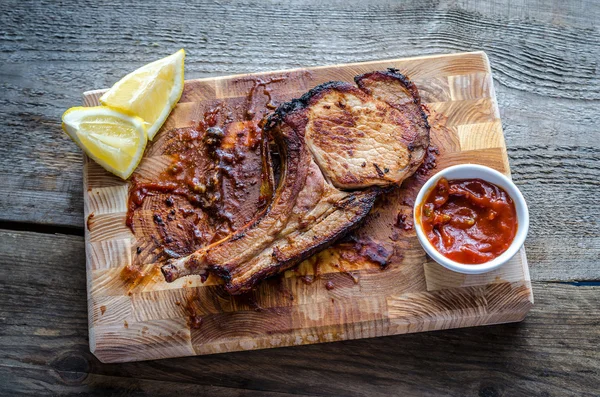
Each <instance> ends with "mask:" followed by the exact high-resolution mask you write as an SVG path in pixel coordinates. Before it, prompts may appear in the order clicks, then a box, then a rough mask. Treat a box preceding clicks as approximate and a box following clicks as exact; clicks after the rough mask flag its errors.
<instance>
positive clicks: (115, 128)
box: [62, 106, 148, 179]
mask: <svg viewBox="0 0 600 397" xmlns="http://www.w3.org/2000/svg"><path fill="white" fill-rule="evenodd" d="M62 122H63V123H62V128H63V130H64V131H65V133H66V134H67V135H68V136H69V137H70V138H71V139H72V140H73V141H75V143H76V144H77V145H79V147H81V148H82V149H83V150H84V151H85V152H86V153H87V155H88V156H90V157H91V158H92V159H93V160H94V161H95V162H97V163H98V164H100V165H101V166H102V167H104V168H105V169H106V170H108V171H110V172H112V173H113V174H115V175H117V176H119V177H121V178H123V179H127V178H129V176H130V175H131V174H132V173H133V171H134V170H135V168H136V167H137V165H138V164H139V163H140V161H141V160H142V155H143V154H144V149H145V148H146V143H147V142H148V138H147V135H146V130H145V126H144V120H142V119H141V118H139V117H137V116H135V115H133V114H130V113H126V112H121V111H118V110H115V109H111V108H109V107H105V106H96V107H74V108H71V109H69V110H67V111H66V112H65V113H64V114H63V116H62Z"/></svg>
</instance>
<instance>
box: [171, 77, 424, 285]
mask: <svg viewBox="0 0 600 397" xmlns="http://www.w3.org/2000/svg"><path fill="white" fill-rule="evenodd" d="M355 80H356V82H357V84H358V88H357V87H356V86H354V85H352V84H349V83H342V82H331V83H326V84H323V85H321V86H318V87H316V88H314V89H312V90H311V91H309V92H308V93H306V94H305V95H303V96H302V97H301V98H299V99H296V100H293V101H291V102H288V103H286V104H284V105H282V106H280V107H279V108H278V109H277V110H276V111H275V113H274V114H272V115H270V116H269V117H268V119H267V121H266V124H265V130H266V131H267V132H268V133H269V134H270V135H271V137H272V138H273V140H274V141H275V143H276V144H277V146H278V148H279V153H280V157H281V172H280V177H279V182H278V185H277V189H276V190H275V192H274V194H273V197H272V199H271V201H270V203H269V205H268V206H267V208H266V210H265V211H264V212H263V213H261V214H260V215H259V216H257V217H256V219H255V220H254V221H252V222H250V223H249V224H248V225H246V226H245V227H244V228H242V229H240V230H238V231H237V232H236V233H234V234H231V235H229V236H228V237H226V238H224V239H223V240H221V241H219V242H217V243H215V244H212V245H209V246H208V247H205V248H203V249H200V250H198V251H196V252H194V253H193V254H191V255H189V256H187V257H184V258H178V259H172V260H170V261H169V262H168V263H167V264H166V265H164V266H163V267H162V271H163V274H164V275H165V279H166V280H167V281H173V280H175V279H177V278H179V277H182V276H185V275H189V274H205V273H206V272H208V271H212V272H214V273H216V274H218V275H219V276H221V277H222V278H223V279H224V280H225V281H226V288H227V290H228V291H229V292H230V293H232V294H237V293H241V292H244V291H246V290H248V289H250V288H252V287H253V286H254V285H255V284H256V282H258V281H259V280H261V279H264V278H265V277H268V276H270V275H273V274H275V273H279V272H281V271H283V270H285V269H288V268H290V267H292V266H294V265H296V264H297V263H299V262H300V261H302V260H303V259H305V258H307V257H308V256H310V255H312V254H313V253H315V252H317V251H319V250H321V249H323V248H325V247H327V246H329V245H330V244H331V243H333V242H335V241H337V240H338V239H339V238H340V237H342V236H343V235H344V234H346V233H347V232H348V231H349V230H351V229H352V228H354V227H356V225H357V224H358V223H359V222H360V221H361V220H362V219H363V218H364V217H365V216H366V215H367V214H368V212H369V211H370V209H371V207H372V206H373V203H374V201H375V198H376V197H377V195H378V194H380V193H381V192H382V188H383V187H385V186H390V185H393V184H400V183H402V181H403V180H404V179H406V178H407V177H408V176H410V175H411V174H412V173H413V172H414V171H415V170H416V168H417V167H418V166H419V164H421V162H422V161H423V157H424V154H425V149H426V147H427V146H428V144H429V126H428V124H427V119H426V116H425V114H424V113H423V111H422V109H421V104H420V98H419V96H418V91H417V89H416V87H415V86H414V85H413V84H412V83H410V81H408V80H407V79H406V77H404V76H402V75H401V74H399V73H397V71H395V70H388V71H386V72H373V73H368V74H365V75H361V76H357V77H356V79H355Z"/></svg>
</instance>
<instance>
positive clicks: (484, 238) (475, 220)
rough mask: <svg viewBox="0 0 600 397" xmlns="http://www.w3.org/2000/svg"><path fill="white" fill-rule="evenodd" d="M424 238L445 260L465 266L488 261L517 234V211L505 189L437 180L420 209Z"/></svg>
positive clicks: (474, 182) (477, 181)
mask: <svg viewBox="0 0 600 397" xmlns="http://www.w3.org/2000/svg"><path fill="white" fill-rule="evenodd" d="M421 224H422V225H423V230H424V232H425V235H426V236H427V239H428V240H429V241H430V242H431V244H432V245H433V246H434V247H435V248H436V249H437V250H438V251H439V252H440V253H441V254H442V255H444V256H445V257H447V258H449V259H452V260H454V261H456V262H459V263H464V264H480V263H485V262H489V261H491V260H492V259H494V258H496V257H498V256H500V254H502V253H503V252H504V251H506V250H507V249H508V247H509V246H510V244H511V243H512V241H513V239H514V238H515V234H516V233H517V212H516V210H515V204H514V202H513V200H512V198H511V197H510V196H509V195H508V193H506V191H505V190H504V189H502V188H501V187H499V186H496V185H494V184H492V183H489V182H486V181H483V180H481V179H457V180H450V181H448V180H446V179H444V178H442V179H440V180H439V181H438V182H437V184H436V185H435V187H434V188H433V189H432V190H431V191H430V192H429V193H428V194H427V196H426V198H425V200H424V202H423V204H422V207H421Z"/></svg>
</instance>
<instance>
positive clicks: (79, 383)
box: [0, 360, 308, 397]
mask: <svg viewBox="0 0 600 397" xmlns="http://www.w3.org/2000/svg"><path fill="white" fill-rule="evenodd" d="M73 364H74V363H73V362H70V361H68V360H67V361H65V362H64V363H63V366H64V368H65V369H45V368H35V369H34V368H22V367H7V366H3V365H1V364H0V383H1V384H2V385H3V386H0V393H5V392H6V393H7V394H6V395H10V396H21V395H22V396H32V395H35V396H56V395H60V396H82V395H85V396H112V395H126V396H165V395H174V394H180V395H184V396H187V395H193V396H210V397H213V396H217V397H219V396H224V397H228V396H236V397H255V396H256V397H263V396H264V397H292V396H294V397H297V396H308V394H300V393H282V392H270V391H266V390H260V389H258V390H252V389H248V388H238V387H228V386H212V385H208V384H194V383H187V382H177V381H169V380H158V381H157V380H152V379H143V378H141V379H132V378H130V377H123V376H119V375H115V376H110V375H102V374H93V373H87V372H80V371H78V370H73V369H72V368H73ZM75 366H76V363H75Z"/></svg>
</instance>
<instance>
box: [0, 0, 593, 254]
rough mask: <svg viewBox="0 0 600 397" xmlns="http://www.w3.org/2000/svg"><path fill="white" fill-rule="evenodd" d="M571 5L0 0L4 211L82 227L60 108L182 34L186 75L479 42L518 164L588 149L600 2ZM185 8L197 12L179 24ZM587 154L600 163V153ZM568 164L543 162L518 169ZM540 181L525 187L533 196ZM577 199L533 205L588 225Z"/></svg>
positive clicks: (6, 215) (72, 155) (577, 189)
mask: <svg viewBox="0 0 600 397" xmlns="http://www.w3.org/2000/svg"><path fill="white" fill-rule="evenodd" d="M577 4H578V5H577V6H573V5H572V4H570V3H564V2H562V1H558V0H555V1H553V2H551V4H545V5H544V7H532V6H529V5H528V4H527V2H525V1H517V2H514V1H513V2H510V7H509V6H507V5H506V4H505V3H504V2H503V1H499V2H493V3H490V4H485V3H480V2H472V1H461V2H451V1H442V2H439V3H436V4H435V7H432V4H429V3H427V2H420V1H414V2H408V3H407V2H403V3H401V4H397V3H394V2H389V1H378V2H376V3H373V2H369V3H368V4H367V3H365V2H359V1H350V2H346V3H344V4H343V5H342V4H339V3H335V4H330V3H328V2H302V3H301V4H299V3H291V4H288V3H262V2H251V3H247V4H227V5H222V4H220V3H216V2H215V3H204V4H197V5H189V4H188V5H186V6H185V8H186V9H185V12H183V11H182V10H178V9H177V7H176V6H173V5H171V4H169V5H168V6H167V5H165V3H161V2H157V3H153V4H130V5H128V12H127V13H122V12H120V11H118V10H119V9H120V3H119V4H117V3H113V2H111V1H108V2H103V3H102V4H101V5H94V7H84V6H81V5H77V6H76V5H75V3H73V4H66V3H63V4H61V5H53V6H51V7H49V6H47V5H44V4H42V3H38V2H20V1H5V2H2V5H0V7H2V13H1V16H0V18H1V19H0V22H1V26H2V29H3V30H2V32H3V34H2V35H1V36H0V81H1V84H2V90H1V91H0V105H1V107H0V117H2V119H3V120H4V123H3V125H2V126H0V134H1V136H2V140H3V145H1V146H0V179H1V180H2V181H3V182H4V183H2V184H1V185H0V214H1V215H0V220H3V221H25V222H37V223H46V224H53V225H64V226H74V227H82V226H83V220H82V208H83V199H82V193H81V175H80V173H81V167H82V165H81V155H80V152H79V150H78V149H77V148H76V147H75V145H74V144H72V143H71V142H70V141H69V140H68V138H66V136H64V134H63V133H62V132H61V131H60V121H59V116H60V114H61V113H62V112H63V111H64V110H65V109H66V108H68V107H70V106H73V105H78V104H79V102H80V94H81V92H82V91H84V90H86V89H90V88H102V87H108V86H110V85H111V84H112V83H114V82H115V81H116V80H117V79H118V78H119V77H120V76H123V75H124V74H126V73H127V72H128V71H131V70H133V69H134V68H136V67H138V66H140V65H141V64H143V63H145V62H149V61H151V60H154V59H155V58H156V57H157V56H158V55H159V54H167V53H169V52H171V51H173V50H175V49H178V48H179V47H181V46H184V47H185V48H186V49H187V50H188V58H187V61H186V70H187V77H188V78H197V77H206V76H215V75H224V74H231V73H245V72H257V71H266V70H273V69H283V68H290V67H302V66H314V65H327V64H335V63H343V62H355V61H364V60H376V59H385V58H397V57H400V56H416V55H423V54H433V53H448V52H458V51H469V50H478V49H482V50H484V51H486V52H487V53H488V55H489V57H490V61H491V65H492V68H493V72H494V78H495V89H496V93H497V96H498V102H499V105H500V110H501V117H502V119H503V123H504V129H505V132H506V137H507V147H508V150H509V155H510V156H511V164H513V166H514V167H515V168H517V167H518V165H519V164H518V163H517V161H520V160H519V159H520V156H521V151H522V150H529V152H528V153H527V154H525V158H524V159H523V160H526V161H527V160H535V159H536V158H540V157H544V156H548V155H551V154H552V153H553V151H555V150H556V149H557V148H563V149H564V150H568V151H570V152H571V154H573V155H574V156H577V155H579V154H582V153H584V152H585V151H586V150H588V151H589V150H597V149H598V145H599V143H598V142H600V139H598V138H599V135H598V134H600V130H598V129H597V128H594V126H595V125H597V121H598V113H597V103H595V101H597V100H598V99H600V77H599V76H598V74H597V73H596V72H595V71H596V68H597V59H598V58H599V57H600V46H598V44H597V43H598V42H600V40H599V38H600V32H599V30H598V27H597V24H596V22H595V21H596V20H597V18H598V16H599V15H600V6H599V4H598V3H597V2H595V1H592V0H589V1H581V2H578V3H577ZM73 10H79V11H78V12H76V13H75V14H74V13H73V12H72V11H73ZM84 10H85V11H84ZM166 10H168V11H166ZM165 11H166V12H165ZM183 14H185V15H189V16H193V18H195V19H194V21H198V23H185V24H183V23H181V18H182V17H181V16H182V15H183ZM130 15H138V16H139V18H137V19H136V21H139V22H136V21H132V20H131V18H130V17H129V16H130ZM156 15H160V16H161V17H160V18H156V17H154V16H156ZM106 20H110V21H111V26H120V27H121V28H120V29H119V33H118V34H110V35H107V34H106V31H105V30H104V29H105V23H104V22H103V21H106ZM148 20H151V21H152V23H146V22H143V23H142V22H141V21H148ZM200 21H201V22H200ZM343 32H352V34H341V33H343ZM399 38H402V39H399ZM90 43H94V45H90ZM358 43H360V45H358ZM274 48H276V49H277V50H276V51H273V49H274ZM58 49H60V51H59V50H58ZM39 76H43V79H40V78H39ZM589 164H590V166H592V167H593V168H595V169H596V170H597V169H598V167H599V166H598V159H597V158H595V159H592V160H590V163H589ZM564 169H565V168H564V166H561V165H556V164H555V165H548V166H546V165H544V164H541V168H539V169H535V170H527V171H524V172H523V174H518V173H517V174H515V179H516V181H517V183H521V178H522V176H521V175H524V174H525V173H526V174H527V175H530V176H531V177H533V178H541V177H543V176H547V175H553V174H556V173H563V171H564ZM514 171H517V172H518V170H517V169H515V170H514ZM575 171H577V170H575ZM575 175H576V177H577V176H580V174H578V173H576V174H575ZM524 177H525V176H523V178H524ZM573 179H577V178H573ZM524 180H525V179H523V182H524ZM537 186H538V185H536V187H534V188H532V189H533V190H534V192H533V193H534V194H533V196H534V197H538V196H541V195H540V194H539V193H541V191H540V190H539V189H541V187H537ZM594 189H597V185H595V184H593V183H592V182H590V181H587V180H582V181H580V182H579V183H578V184H577V185H575V186H574V191H573V193H572V194H573V195H574V196H573V197H574V198H579V197H581V198H582V199H583V200H586V199H590V198H591V197H593V196H594V195H592V194H591V193H590V191H593V190H594ZM573 202H574V203H576V202H577V200H569V201H566V202H565V201H564V200H560V199H559V198H555V197H548V198H547V199H546V201H544V202H542V203H541V204H542V207H539V206H537V205H536V208H541V210H542V211H543V210H548V211H547V212H549V210H550V209H551V208H552V207H553V206H562V208H563V209H564V210H565V211H564V212H565V213H568V214H571V215H572V216H573V217H574V218H577V219H579V220H583V222H584V224H583V225H582V226H583V227H582V228H583V229H588V230H590V231H592V232H595V233H596V234H597V233H598V232H599V231H600V229H599V226H598V225H597V223H592V222H591V221H589V220H586V219H585V215H584V212H583V211H582V210H581V209H578V208H577V206H576V205H575V204H574V203H573ZM545 206H547V207H545ZM534 226H535V225H534ZM547 226H548V227H546V229H548V230H550V229H552V227H550V226H556V224H551V225H547ZM552 248H553V247H548V249H552ZM555 252H556V251H555ZM556 253H557V254H559V252H556Z"/></svg>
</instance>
